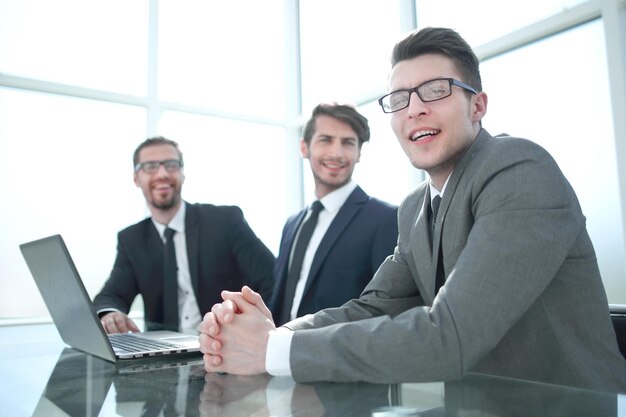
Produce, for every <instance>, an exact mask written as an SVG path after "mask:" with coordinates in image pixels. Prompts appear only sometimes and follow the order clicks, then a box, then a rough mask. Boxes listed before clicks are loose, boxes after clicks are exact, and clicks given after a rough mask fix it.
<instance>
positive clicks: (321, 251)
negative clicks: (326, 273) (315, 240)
mask: <svg viewBox="0 0 626 417" xmlns="http://www.w3.org/2000/svg"><path fill="white" fill-rule="evenodd" d="M368 200H369V196H368V195H367V194H366V193H365V191H363V190H362V189H361V187H358V186H357V187H356V188H355V189H354V191H352V193H351V194H350V195H349V196H348V199H347V200H346V202H345V203H344V204H343V205H342V206H341V208H340V209H339V212H338V213H337V215H336V216H335V218H334V219H333V221H332V223H331V224H330V226H329V227H328V230H327V231H326V234H325V235H324V237H323V238H322V241H321V242H320V245H319V247H318V248H317V251H316V252H315V256H314V257H313V262H312V264H311V270H310V271H309V276H308V278H307V282H306V286H305V287H304V293H303V294H306V292H307V291H308V290H309V288H310V287H311V284H312V283H313V282H314V281H315V279H316V278H317V274H318V272H319V270H320V269H321V267H322V265H323V264H324V260H325V259H326V257H327V256H328V253H329V252H330V250H331V248H332V247H333V245H334V244H335V242H336V241H337V239H339V236H341V234H342V233H343V231H344V230H345V228H346V227H348V225H349V224H350V222H351V221H352V218H354V216H356V214H357V213H358V212H359V211H360V210H361V208H362V207H363V204H365V203H367V201H368Z"/></svg>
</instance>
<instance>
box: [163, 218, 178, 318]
mask: <svg viewBox="0 0 626 417" xmlns="http://www.w3.org/2000/svg"><path fill="white" fill-rule="evenodd" d="M174 233H176V231H175V230H173V229H170V228H169V227H168V228H166V229H165V246H164V247H163V324H164V327H165V328H166V329H168V330H178V267H177V266H176V249H175V248H174Z"/></svg>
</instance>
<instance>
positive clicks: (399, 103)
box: [378, 78, 478, 113]
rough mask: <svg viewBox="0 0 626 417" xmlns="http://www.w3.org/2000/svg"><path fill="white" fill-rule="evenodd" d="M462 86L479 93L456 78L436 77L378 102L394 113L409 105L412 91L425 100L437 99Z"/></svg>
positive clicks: (387, 111)
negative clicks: (454, 86)
mask: <svg viewBox="0 0 626 417" xmlns="http://www.w3.org/2000/svg"><path fill="white" fill-rule="evenodd" d="M453 85H456V86H457V87H461V88H463V89H465V90H467V91H469V92H471V93H472V94H478V93H477V92H476V90H474V89H473V88H472V87H471V86H470V85H468V84H465V83H464V82H461V81H458V80H455V79H454V78H436V79H434V80H430V81H426V82H425V83H422V84H420V85H418V86H417V87H413V88H409V89H406V90H397V91H392V92H391V93H389V94H386V95H384V96H382V97H381V98H379V99H378V104H380V107H382V108H383V111H384V112H385V113H393V112H396V111H398V110H402V109H405V108H407V107H409V103H410V101H411V93H413V92H415V93H417V95H418V97H419V98H420V99H421V100H422V101H423V102H424V103H428V102H429V101H437V100H441V99H442V98H446V97H450V95H452V86H453Z"/></svg>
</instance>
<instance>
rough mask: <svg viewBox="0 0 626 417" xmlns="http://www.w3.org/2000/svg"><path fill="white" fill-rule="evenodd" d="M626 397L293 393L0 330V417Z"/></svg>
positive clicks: (505, 383)
mask: <svg viewBox="0 0 626 417" xmlns="http://www.w3.org/2000/svg"><path fill="white" fill-rule="evenodd" d="M625 407H626V396H624V395H616V394H609V393H602V392H593V391H586V390H580V389H574V388H568V387H561V386H555V385H547V384H539V383H533V382H528V381H519V380H511V379H504V378H496V377H491V376H485V375H477V374H472V375H468V376H467V377H466V378H464V379H463V380H461V381H457V382H446V383H429V384H397V385H387V384H380V385H376V384H365V383H356V384H339V383H317V384H295V383H294V382H293V381H292V380H291V379H290V378H272V377H270V376H255V377H239V376H234V375H215V374H207V373H206V372H205V371H204V368H203V365H202V359H201V357H199V356H190V357H186V358H182V359H180V360H173V359H166V358H164V357H161V358H159V359H156V360H144V361H142V362H140V363H137V364H136V365H130V364H125V365H123V364H122V365H119V364H112V363H109V362H106V361H104V360H101V359H98V358H96V357H93V356H90V355H87V354H84V353H81V352H79V351H76V350H74V349H71V348H68V347H67V346H65V345H64V343H63V342H62V341H61V339H60V337H59V335H58V333H57V331H56V328H55V327H54V326H53V325H52V324H38V325H20V326H5V327H0V416H7V417H9V416H10V417H16V416H46V417H48V416H53V417H54V416H118V415H119V416H170V415H172V416H176V415H181V416H237V417H241V416H255V417H261V416H341V417H345V416H365V417H388V416H458V417H478V416H489V417H495V416H520V417H522V416H523V417H529V416H542V417H545V416H578V417H581V416H594V417H598V416H610V417H612V416H626V410H625Z"/></svg>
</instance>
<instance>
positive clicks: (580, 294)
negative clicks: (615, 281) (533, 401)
mask: <svg viewBox="0 0 626 417" xmlns="http://www.w3.org/2000/svg"><path fill="white" fill-rule="evenodd" d="M429 206H430V193H429V187H428V181H426V182H424V183H423V184H422V185H420V186H419V187H418V188H417V189H416V190H415V191H414V192H413V193H411V194H410V195H409V196H408V197H407V198H406V199H405V200H404V202H403V203H402V204H401V206H400V209H399V214H398V219H399V225H400V226H399V230H400V235H399V238H398V245H397V247H396V249H395V251H394V255H393V256H392V257H389V258H387V259H386V260H385V262H383V264H382V265H381V267H380V269H379V270H378V271H377V272H376V274H375V275H374V278H373V279H372V281H371V282H370V283H369V284H368V286H367V288H365V290H364V291H363V294H362V295H361V297H360V298H359V299H358V300H352V301H350V302H348V303H346V304H345V305H343V306H342V307H340V308H335V309H326V310H323V311H321V312H318V313H317V314H315V315H313V316H307V317H302V318H299V319H296V320H294V321H293V322H291V323H289V327H290V328H291V329H293V330H296V331H295V332H294V334H293V338H292V341H291V354H290V363H291V371H292V374H293V377H294V379H295V380H296V381H297V382H306V381H320V380H325V381H370V382H378V383H380V382H383V383H384V382H406V381H411V382H426V381H450V380H455V379H459V378H460V377H461V376H463V375H465V374H466V373H468V372H478V373H487V374H493V375H499V376H503V377H508V378H518V379H529V380H534V381H541V382H548V383H555V384H561V385H572V386H576V387H582V388H590V389H601V390H606V391H613V392H615V391H619V392H626V361H625V360H624V358H623V357H622V356H621V354H620V352H619V350H618V347H617V342H616V338H615V332H614V330H613V327H612V325H611V320H610V317H609V307H608V302H607V297H606V293H605V291H604V286H603V284H602V279H601V277H600V271H599V270H598V263H597V260H596V255H595V252H594V249H593V245H592V243H591V240H590V238H589V235H588V234H587V230H586V227H585V217H584V216H583V214H582V211H581V208H580V206H579V204H578V200H577V198H576V195H575V193H574V190H573V189H572V187H571V186H570V184H569V183H568V181H567V180H566V178H565V177H564V176H563V174H562V173H561V171H560V169H559V167H558V165H557V164H556V162H555V161H554V160H553V159H552V157H551V156H550V155H549V154H548V153H547V152H546V151H545V150H544V149H543V148H541V147H540V146H538V145H536V144H534V143H532V142H530V141H527V140H524V139H519V138H512V137H496V138H494V137H492V136H490V135H489V134H488V133H487V131H485V130H481V131H480V133H479V134H478V136H477V137H476V139H475V140H474V143H473V144H472V145H471V146H470V147H469V148H468V149H467V151H466V152H465V153H464V155H463V156H462V157H461V159H460V160H459V162H458V164H457V165H456V167H455V169H454V171H453V172H452V175H451V176H450V178H449V180H448V184H447V186H446V189H445V191H444V194H443V199H442V200H441V206H440V208H439V214H438V218H437V225H436V228H435V232H434V245H433V246H431V243H430V231H429V230H430V221H429V220H428V210H429ZM439 256H442V258H443V261H442V262H441V263H440V264H442V265H443V270H444V273H445V276H446V278H447V279H446V281H445V284H444V285H443V287H441V289H440V290H439V292H437V293H436V292H435V277H436V275H437V268H438V264H439V263H438V262H437V260H438V258H439ZM299 329H307V331H298V330H299Z"/></svg>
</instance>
